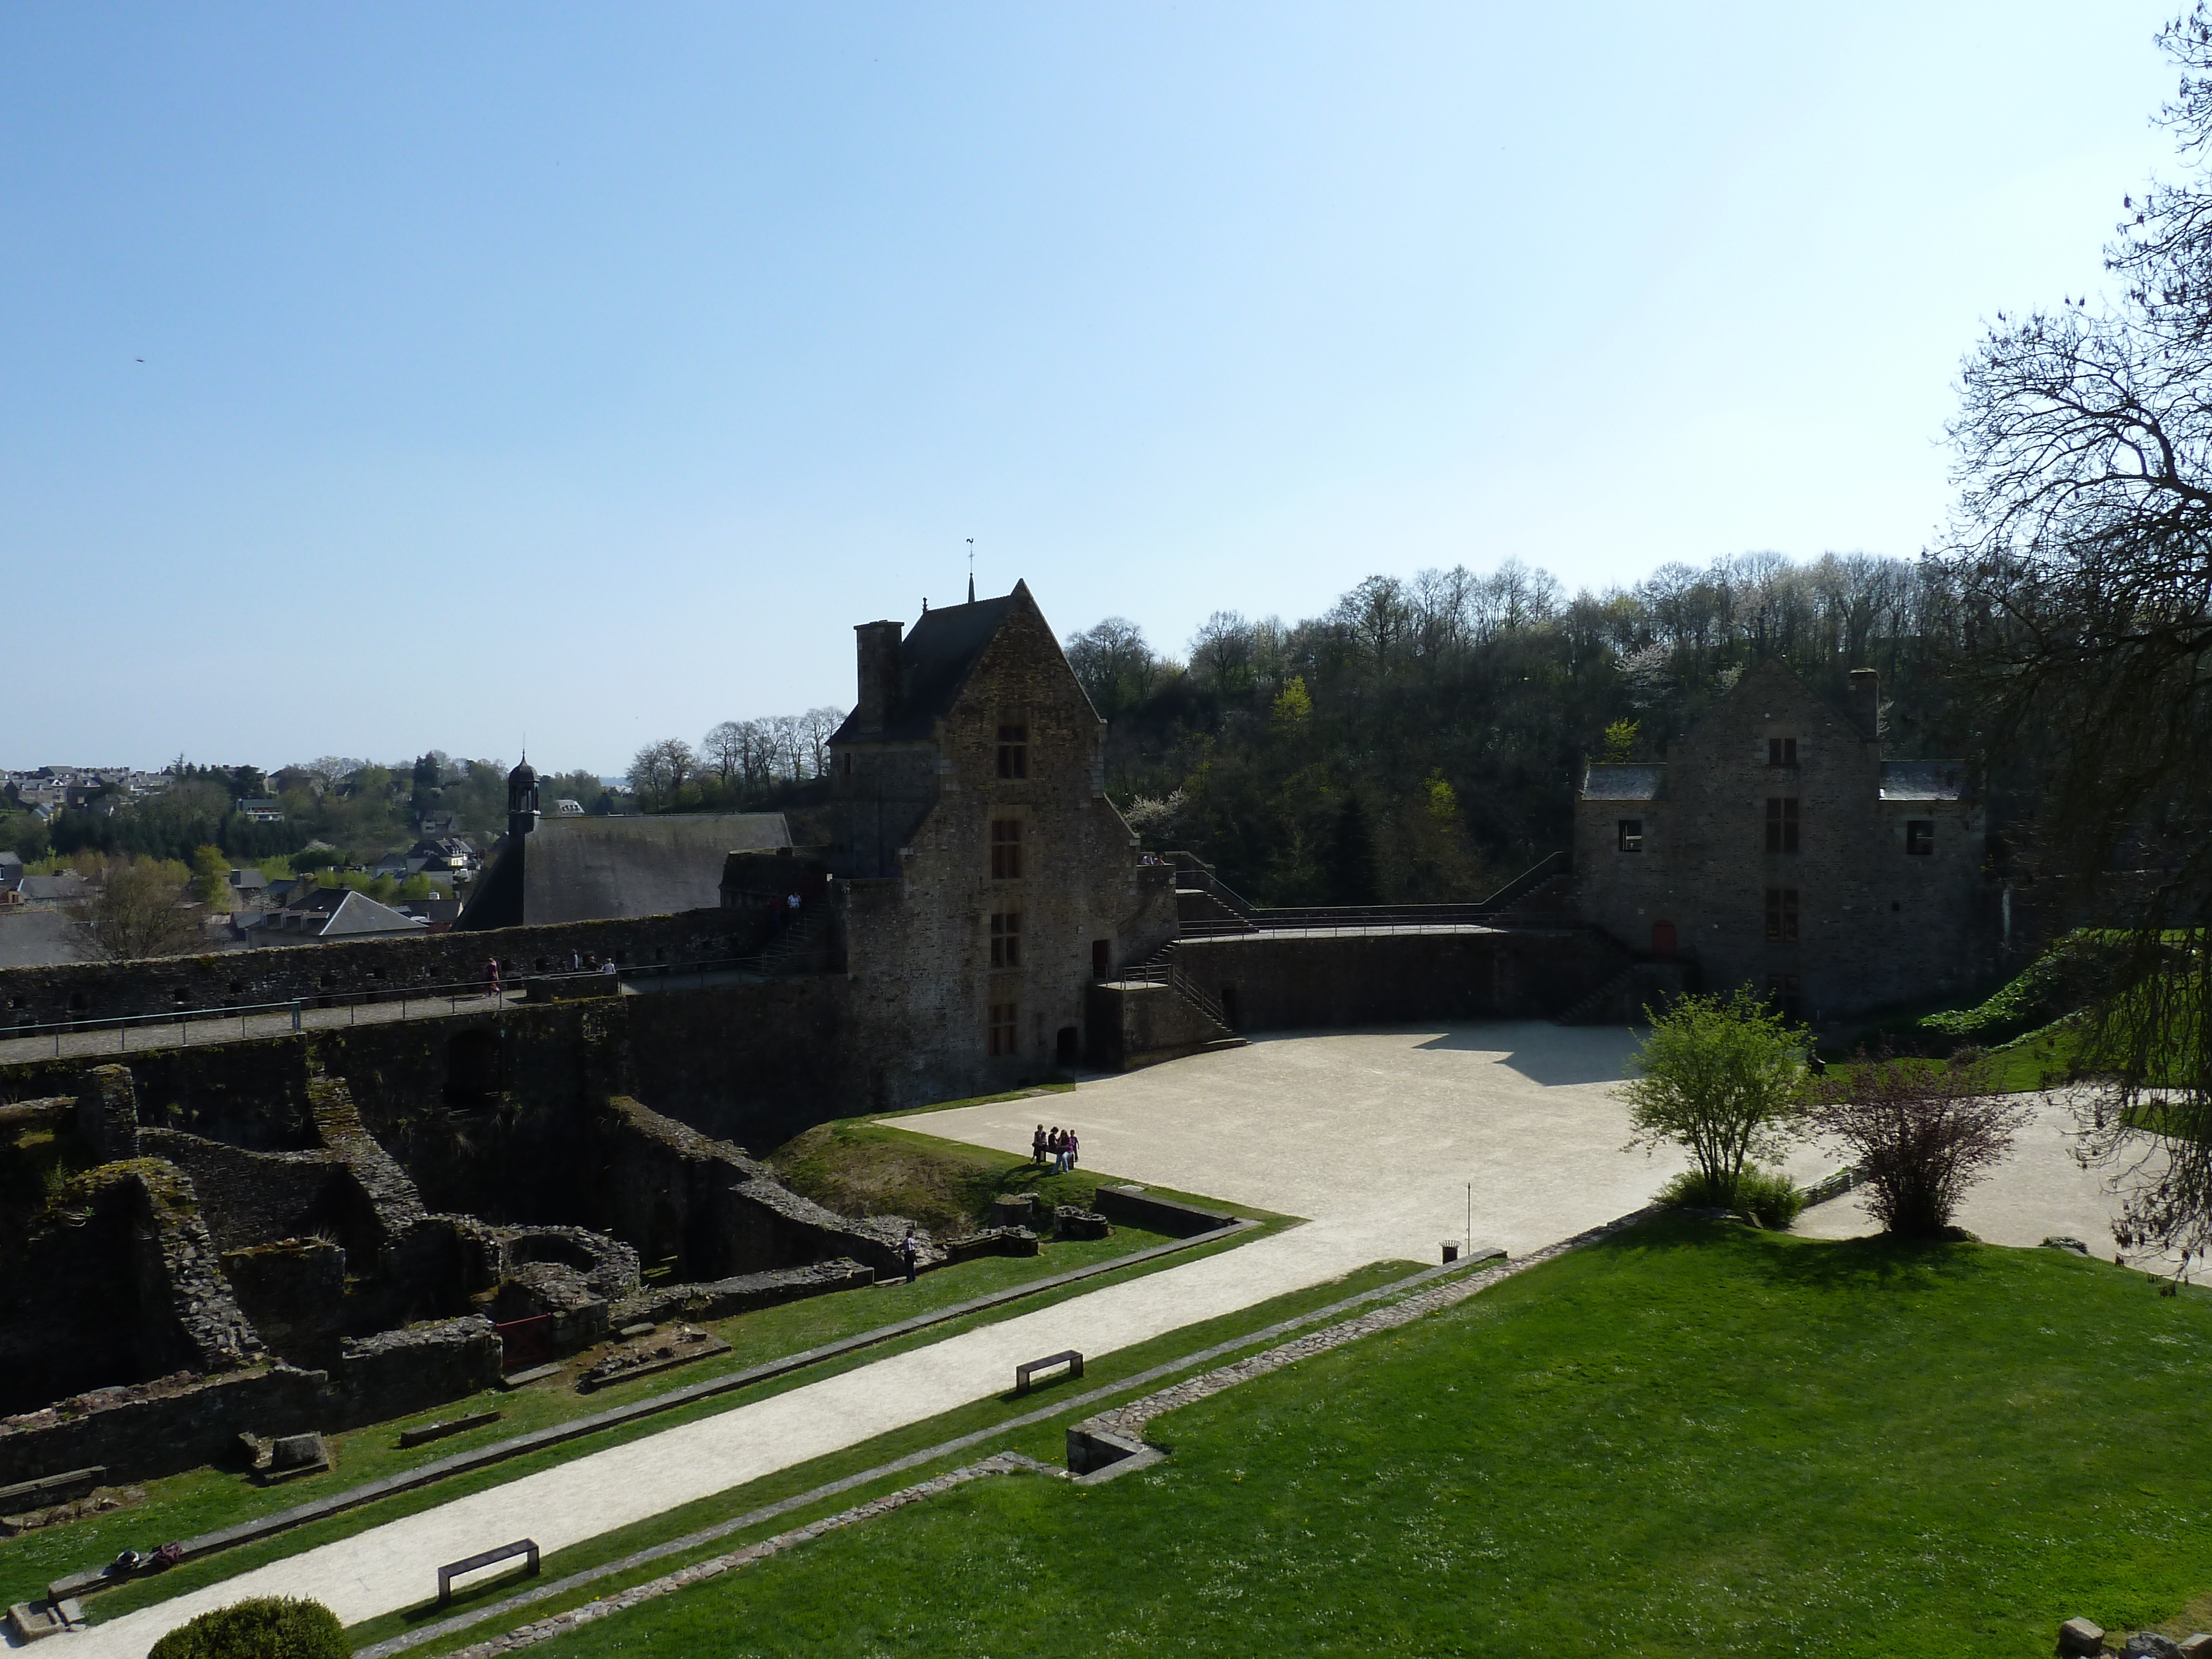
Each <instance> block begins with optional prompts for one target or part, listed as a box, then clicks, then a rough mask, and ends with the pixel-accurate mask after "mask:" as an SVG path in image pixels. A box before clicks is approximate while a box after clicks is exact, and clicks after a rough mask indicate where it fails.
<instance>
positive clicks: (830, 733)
mask: <svg viewBox="0 0 2212 1659" xmlns="http://www.w3.org/2000/svg"><path fill="white" fill-rule="evenodd" d="M844 723H845V711H844V710H843V709H842V708H830V707H828V706H826V705H825V706H824V707H823V708H810V709H808V710H807V711H806V712H805V714H801V715H800V716H799V738H800V739H801V740H802V741H803V742H804V743H805V745H806V755H807V766H808V775H810V776H812V777H817V778H826V777H828V776H829V739H830V738H833V737H835V736H836V733H837V728H838V727H839V726H842V725H843V724H844Z"/></svg>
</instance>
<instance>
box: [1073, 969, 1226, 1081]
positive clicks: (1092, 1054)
mask: <svg viewBox="0 0 2212 1659" xmlns="http://www.w3.org/2000/svg"><path fill="white" fill-rule="evenodd" d="M1085 1013H1086V1018H1085V1028H1086V1036H1087V1037H1088V1039H1089V1043H1090V1048H1089V1052H1088V1054H1087V1055H1086V1056H1085V1057H1086V1058H1087V1059H1088V1060H1089V1061H1090V1063H1091V1064H1092V1065H1094V1066H1101V1067H1103V1068H1105V1069H1107V1070H1109V1071H1112V1070H1119V1069H1121V1068H1122V1067H1125V1066H1146V1065H1151V1064H1152V1063H1154V1062H1156V1061H1158V1060H1172V1059H1174V1058H1175V1057H1176V1055H1178V1054H1195V1053H1197V1052H1198V1051H1199V1050H1200V1049H1202V1048H1205V1047H1206V1044H1207V1043H1209V1042H1215V1041H1217V1040H1218V1039H1219V1038H1221V1037H1222V1036H1223V1035H1224V1033H1223V1031H1222V1030H1221V1028H1220V1027H1219V1026H1218V1025H1217V1024H1214V1022H1213V1018H1212V1016H1211V1015H1210V1014H1208V1013H1207V1012H1206V1010H1205V1009H1203V1008H1201V1007H1200V1006H1198V1004H1196V1003H1195V1002H1193V1001H1192V1000H1190V999H1189V998H1188V997H1186V996H1184V995H1183V994H1182V993H1181V992H1180V991H1178V990H1176V988H1175V987H1173V986H1171V985H1150V984H1139V983H1127V982H1121V981H1103V982H1102V983H1099V984H1096V985H1093V986H1091V987H1090V990H1089V992H1088V994H1087V996H1086V999H1085Z"/></svg>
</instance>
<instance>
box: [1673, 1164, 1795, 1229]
mask: <svg viewBox="0 0 2212 1659" xmlns="http://www.w3.org/2000/svg"><path fill="white" fill-rule="evenodd" d="M1657 1201H1658V1202H1659V1203H1661V1204H1664V1205H1666V1206H1668V1207H1669V1208H1671V1209H1684V1210H1735V1211H1737V1212H1740V1213H1741V1214H1744V1215H1747V1216H1749V1217H1750V1218H1752V1219H1753V1221H1756V1222H1757V1223H1758V1224H1759V1225H1760V1226H1762V1227H1766V1228H1771V1230H1773V1231H1776V1232H1784V1231H1788V1229H1789V1226H1790V1223H1791V1222H1793V1221H1795V1220H1796V1219H1797V1212H1799V1211H1801V1210H1802V1209H1803V1208H1804V1207H1805V1200H1804V1197H1803V1195H1802V1194H1800V1193H1799V1192H1798V1190H1797V1183H1796V1182H1794V1181H1792V1180H1790V1177H1789V1176H1786V1175H1784V1174H1783V1173H1782V1172H1781V1171H1780V1170H1762V1169H1760V1168H1759V1165H1757V1164H1745V1165H1744V1166H1743V1173H1742V1174H1741V1175H1739V1176H1737V1177H1736V1178H1735V1184H1734V1185H1733V1186H1731V1185H1730V1184H1729V1182H1725V1181H1717V1180H1715V1179H1713V1178H1712V1177H1711V1176H1707V1175H1705V1173H1704V1172H1703V1171H1702V1170H1683V1171H1682V1173H1681V1174H1680V1175H1678V1176H1675V1177H1674V1179H1673V1180H1672V1181H1670V1182H1668V1183H1667V1184H1666V1185H1665V1186H1663V1187H1662V1188H1660V1189H1659V1196H1658V1200H1657Z"/></svg>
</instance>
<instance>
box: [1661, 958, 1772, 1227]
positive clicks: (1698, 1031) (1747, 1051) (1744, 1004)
mask: <svg viewBox="0 0 2212 1659" xmlns="http://www.w3.org/2000/svg"><path fill="white" fill-rule="evenodd" d="M1646 1012H1647V1013H1648V1012H1650V1011H1649V1010H1647V1011H1646ZM1650 1018H1651V1033H1650V1036H1647V1037H1645V1038H1644V1046H1643V1047H1642V1048H1639V1049H1638V1051H1637V1052H1636V1054H1634V1055H1633V1056H1632V1058H1631V1059H1630V1060H1629V1063H1628V1065H1629V1070H1630V1072H1631V1073H1632V1076H1631V1077H1630V1079H1629V1080H1628V1082H1627V1083H1626V1084H1625V1085H1622V1087H1621V1088H1620V1091H1618V1092H1619V1094H1620V1098H1621V1099H1623V1100H1625V1101H1626V1103H1627V1104H1628V1119H1629V1122H1630V1124H1631V1126H1632V1127H1633V1129H1634V1130H1635V1133H1634V1135H1633V1136H1632V1138H1631V1139H1630V1141H1629V1145H1630V1146H1657V1145H1659V1144H1660V1143H1662V1142H1673V1143H1674V1144H1676V1145H1679V1146H1684V1147H1686V1148H1687V1149H1688V1151H1689V1153H1690V1156H1691V1157H1692V1158H1693V1159H1695V1160H1696V1162H1697V1168H1698V1171H1699V1174H1700V1175H1701V1176H1704V1177H1705V1181H1706V1182H1707V1183H1708V1190H1711V1191H1713V1192H1727V1193H1729V1194H1734V1193H1735V1189H1736V1184H1737V1182H1739V1180H1741V1176H1742V1175H1743V1170H1744V1166H1745V1164H1746V1163H1747V1161H1749V1160H1751V1159H1753V1158H1760V1157H1772V1156H1773V1155H1775V1153H1777V1152H1779V1150H1780V1149H1781V1146H1782V1145H1783V1143H1784V1141H1785V1140H1786V1139H1788V1137H1789V1134H1790V1128H1791V1125H1792V1121H1793V1120H1794V1118H1795V1116H1796V1111H1797V1108H1798V1105H1799V1103H1800V1101H1801V1100H1802V1097H1803V1094H1804V1089H1805V1063H1804V1057H1803V1054H1802V1049H1803V1047H1804V1044H1805V1042H1806V1033H1805V1031H1804V1030H1803V1029H1802V1027H1797V1026H1792V1025H1791V1024H1790V1023H1789V1022H1788V1021H1787V1020H1786V1019H1784V1018H1783V1017H1782V1016H1781V1015H1780V1014H1778V1013H1777V1012H1774V1011H1773V1010H1772V1009H1771V1008H1769V1007H1768V1006H1766V1005H1765V1003H1764V1002H1762V1001H1761V1000H1759V998H1758V997H1757V996H1756V995H1755V994H1753V991H1752V989H1751V987H1749V986H1745V987H1743V988H1742V989H1741V990H1740V991H1738V992H1737V993H1736V994H1735V995H1734V996H1732V997H1729V998H1725V999H1723V998H1721V997H1717V996H1710V997H1708V996H1686V997H1682V998H1680V999H1678V1000H1676V1001H1675V1002H1674V1006H1671V1007H1669V1008H1668V1010H1667V1011H1666V1012H1664V1013H1659V1014H1651V1015H1650Z"/></svg>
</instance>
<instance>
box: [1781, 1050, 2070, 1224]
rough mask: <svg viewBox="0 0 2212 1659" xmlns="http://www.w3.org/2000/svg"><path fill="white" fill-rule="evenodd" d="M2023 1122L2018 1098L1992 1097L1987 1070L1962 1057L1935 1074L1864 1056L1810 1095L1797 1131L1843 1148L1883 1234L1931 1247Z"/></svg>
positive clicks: (1908, 1063)
mask: <svg viewBox="0 0 2212 1659" xmlns="http://www.w3.org/2000/svg"><path fill="white" fill-rule="evenodd" d="M2028 1116H2029V1113H2028V1110H2027V1107H2025V1106H2024V1105H2022V1104H2021V1101H2020V1099H2019V1097H2017V1096H2008V1095H2001V1094H1997V1093H1996V1092H1994V1091H1992V1089H1991V1087H1990V1074H1989V1066H1988V1063H1987V1061H1986V1060H1985V1059H1983V1058H1981V1057H1978V1056H1977V1055H1975V1054H1972V1053H1971V1052H1969V1051H1964V1050H1962V1051H1961V1052H1960V1054H1956V1055H1954V1056H1953V1058H1952V1060H1951V1063H1950V1064H1949V1065H1948V1066H1942V1065H1934V1064H1931V1063H1929V1061H1926V1060H1900V1059H1899V1058H1897V1057H1896V1056H1895V1055H1893V1054H1890V1053H1888V1052H1887V1050H1885V1051H1884V1052H1883V1053H1881V1054H1879V1055H1875V1056H1873V1057H1869V1055H1868V1054H1866V1052H1865V1051H1864V1050H1863V1049H1862V1050H1861V1051H1860V1052H1859V1054H1858V1055H1857V1058H1856V1060H1854V1062H1853V1064H1852V1066H1851V1068H1850V1075H1849V1076H1848V1078H1844V1079H1838V1080H1832V1081H1831V1082H1830V1083H1828V1084H1827V1085H1826V1086H1824V1087H1822V1088H1821V1089H1820V1090H1819V1091H1817V1092H1816V1093H1815V1095H1814V1098H1813V1100H1812V1103H1811V1104H1810V1105H1809V1106H1808V1109H1807V1112H1806V1120H1805V1127H1806V1128H1807V1129H1808V1131H1809V1132H1810V1133H1813V1134H1815V1135H1819V1136H1824V1137H1826V1138H1829V1139H1834V1140H1837V1141H1839V1142H1841V1143H1842V1145H1843V1146H1844V1149H1845V1152H1847V1154H1848V1155H1849V1157H1850V1161H1851V1162H1852V1164H1855V1165H1857V1168H1858V1170H1859V1171H1860V1173H1861V1176H1862V1177H1863V1183H1864V1185H1865V1186H1866V1188H1867V1208H1868V1210H1869V1212H1872V1214H1873V1216H1874V1218H1875V1220H1877V1221H1879V1222H1881V1225H1882V1227H1883V1228H1884V1230H1885V1231H1889V1232H1893V1233H1897V1234H1899V1235H1901V1236H1903V1237H1909V1238H1936V1237H1941V1236H1942V1233H1943V1231H1944V1229H1946V1228H1947V1227H1948V1226H1949V1225H1951V1218H1952V1216H1953V1214H1954V1213H1955V1212H1956V1211H1957V1209H1958V1207H1959V1200H1960V1199H1961V1198H1963V1197H1964V1196H1965V1195H1966V1189H1967V1188H1969V1187H1971V1186H1972V1185H1973V1184H1974V1183H1975V1182H1978V1181H1980V1180H1981V1179H1983V1178H1984V1176H1987V1175H1988V1174H1989V1172H1990V1170H1992V1169H1994V1168H1995V1167H1996V1165H1997V1164H2001V1163H2002V1162H2003V1161H2004V1159H2005V1158H2006V1157H2007V1156H2008V1154H2009V1153H2010V1152H2011V1151H2012V1142H2013V1136H2014V1135H2015V1133H2018V1132H2019V1130H2020V1127H2021V1125H2022V1124H2024V1123H2026V1122H2027V1119H2028Z"/></svg>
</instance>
